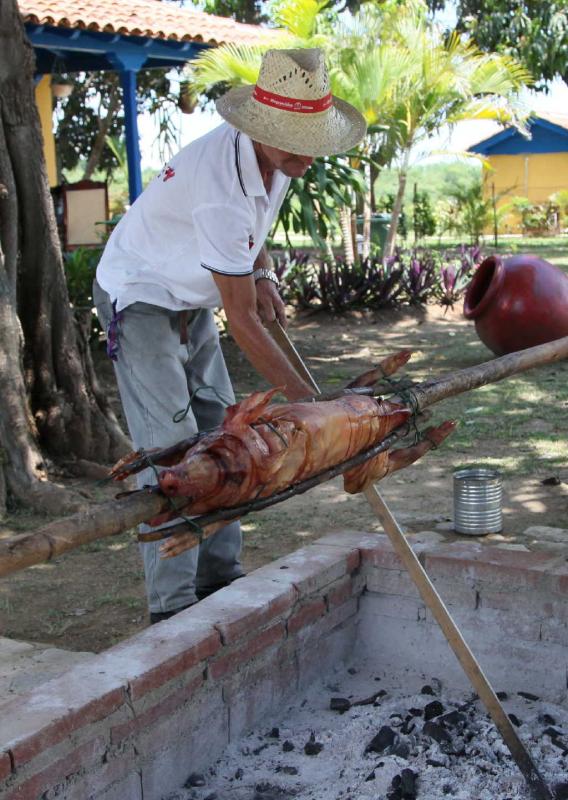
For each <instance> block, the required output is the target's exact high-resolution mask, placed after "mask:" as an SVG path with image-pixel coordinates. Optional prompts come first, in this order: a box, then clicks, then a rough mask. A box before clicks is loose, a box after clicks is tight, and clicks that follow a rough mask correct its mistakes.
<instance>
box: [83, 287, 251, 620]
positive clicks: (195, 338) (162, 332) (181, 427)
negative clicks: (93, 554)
mask: <svg viewBox="0 0 568 800" xmlns="http://www.w3.org/2000/svg"><path fill="white" fill-rule="evenodd" d="M93 300H94V303H95V305H96V309H97V314H98V317H99V320H100V322H101V325H102V326H103V328H104V330H105V331H108V328H109V325H110V323H111V320H112V318H113V309H112V305H111V302H110V298H109V296H108V294H107V293H106V292H104V291H103V290H102V289H101V288H100V286H99V285H98V284H97V283H96V282H95V284H94V286H93ZM116 331H117V334H118V340H117V345H118V350H117V355H116V361H114V368H115V374H116V379H117V383H118V389H119V392H120V398H121V401H122V406H123V409H124V414H125V416H126V421H127V423H128V429H129V431H130V436H131V438H132V443H133V446H134V449H136V450H137V449H139V448H151V447H167V446H169V445H171V444H175V442H178V441H179V440H180V439H185V438H186V437H188V436H191V435H192V434H193V433H195V432H196V431H198V430H207V429H208V428H213V427H215V426H216V425H218V424H219V423H220V422H221V421H222V419H223V416H224V409H225V406H226V405H229V404H231V403H233V402H234V394H233V389H232V387H231V382H230V379H229V375H228V373H227V368H226V366H225V361H224V359H223V354H222V352H221V348H220V346H219V334H218V331H217V326H216V325H215V320H214V319H213V314H212V312H211V311H210V310H208V309H198V310H196V311H191V312H189V319H188V322H187V332H185V331H184V332H183V333H184V334H185V335H184V336H182V337H180V314H179V312H176V311H169V310H168V309H166V308H161V307H160V306H153V305H148V304H147V303H133V304H132V305H130V306H127V307H126V308H125V309H123V311H122V312H120V320H119V321H118V322H117V323H116ZM180 338H187V343H185V344H182V343H181V342H180ZM205 386H211V387H214V388H215V390H216V391H217V393H218V395H219V396H218V395H217V394H215V392H213V391H211V390H206V389H204V390H203V391H201V392H199V394H198V395H197V396H196V397H194V398H193V399H192V401H191V407H190V408H189V411H188V413H187V415H186V416H185V418H184V419H183V420H182V421H180V422H177V423H175V422H173V417H174V415H175V414H176V413H177V412H179V411H181V410H183V409H185V408H186V407H187V406H188V402H189V397H190V393H192V392H194V391H195V390H196V389H198V388H199V387H205ZM220 398H222V400H221V399H220ZM223 401H224V402H223ZM137 480H138V485H139V486H143V485H144V484H150V483H155V482H156V479H155V475H154V473H153V471H152V470H151V469H149V470H144V472H142V473H140V474H139V475H138V476H137ZM179 521H180V520H176V522H179ZM169 524H170V525H171V524H174V523H169ZM140 530H150V529H149V528H148V526H140ZM241 543H242V537H241V529H240V525H239V523H238V522H233V523H230V524H229V525H227V526H225V527H224V528H222V529H221V530H220V531H219V532H218V533H216V534H215V535H214V536H212V537H210V538H209V539H206V540H205V541H204V542H203V543H202V544H201V545H200V546H198V547H194V548H192V549H191V550H186V551H185V552H183V553H181V554H180V555H178V556H175V557H174V558H168V559H162V558H160V554H159V551H158V548H159V545H160V543H159V542H144V543H141V544H140V549H141V553H142V557H143V561H144V572H145V576H146V593H147V596H148V606H149V609H150V611H151V612H163V611H174V610H175V609H178V608H182V607H183V606H187V605H190V604H191V603H195V602H196V594H195V592H196V589H197V590H198V591H205V592H207V591H211V590H213V589H216V588H219V587H221V586H224V585H226V584H227V583H230V582H231V581H233V580H234V579H235V578H238V577H240V576H241V575H242V574H243V570H242V567H241V564H240V552H241Z"/></svg>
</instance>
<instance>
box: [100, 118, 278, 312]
mask: <svg viewBox="0 0 568 800" xmlns="http://www.w3.org/2000/svg"><path fill="white" fill-rule="evenodd" d="M289 184H290V179H289V178H287V177H286V176H285V175H284V174H283V173H282V172H280V171H275V172H274V175H273V179H272V186H271V189H270V193H269V194H267V192H266V190H265V188H264V184H263V181H262V177H261V174H260V170H259V167H258V162H257V159H256V154H255V152H254V148H253V144H252V141H251V140H250V138H249V137H248V136H246V135H245V134H244V133H241V132H239V131H237V130H235V128H233V127H231V126H230V125H228V124H227V123H223V124H222V125H220V126H219V127H218V128H215V130H213V131H211V133H208V134H207V135H206V136H203V137H201V138H200V139H197V140H196V141H195V142H192V143H191V144H189V145H187V146H186V147H184V148H183V150H181V151H180V152H179V153H178V154H177V155H176V156H175V157H174V158H173V159H172V160H171V161H170V163H169V164H168V165H167V166H166V167H164V169H163V170H162V171H161V172H160V174H159V175H157V176H156V177H155V178H154V179H153V180H152V181H151V183H150V184H149V185H148V186H147V187H146V189H145V190H144V192H143V193H142V194H141V195H140V197H138V199H137V200H136V202H135V203H134V204H133V206H132V208H130V209H129V211H128V212H127V213H126V214H125V215H124V217H123V218H122V219H121V221H120V222H119V224H118V225H117V226H116V228H115V230H114V231H113V233H112V235H111V237H110V239H109V240H108V242H107V245H106V247H105V250H104V253H103V256H102V258H101V260H100V262H99V266H98V268H97V280H98V282H99V284H100V285H101V286H102V288H103V289H104V290H105V291H106V292H108V294H109V295H110V297H111V300H113V301H114V300H116V307H117V311H120V310H121V309H122V308H125V307H126V306H128V305H130V304H131V303H135V302H144V303H151V304H152V305H157V306H162V307H164V308H169V309H172V310H174V311H179V310H182V309H186V308H190V309H191V308H215V307H217V306H220V305H221V297H220V295H219V292H218V290H217V287H216V285H215V281H214V280H213V276H212V273H213V272H218V273H221V274H223V275H249V274H250V273H251V272H252V268H253V264H254V260H255V258H256V256H257V255H258V252H259V250H260V248H261V247H262V244H263V243H264V240H265V239H266V236H267V235H268V232H269V231H270V228H271V227H272V223H273V222H274V219H275V218H276V215H277V213H278V210H279V208H280V206H281V204H282V201H283V199H284V195H285V194H286V190H287V189H288V186H289Z"/></svg>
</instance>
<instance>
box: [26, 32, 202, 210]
mask: <svg viewBox="0 0 568 800" xmlns="http://www.w3.org/2000/svg"><path fill="white" fill-rule="evenodd" d="M25 27H26V33H27V36H28V38H29V40H30V42H31V43H32V45H33V48H34V52H35V56H36V78H41V76H42V75H46V74H51V73H54V72H86V71H96V72H102V71H105V70H114V71H117V72H118V73H119V76H120V83H121V86H122V90H123V96H124V121H125V132H126V154H127V160H128V190H129V195H130V202H131V203H133V202H134V201H135V200H136V198H137V197H138V195H139V194H141V192H142V169H141V166H140V143H139V136H138V120H137V108H136V73H137V71H138V70H140V69H151V68H153V67H181V66H183V64H185V62H186V61H188V60H189V59H191V58H194V57H195V56H196V55H197V54H198V53H199V51H200V50H203V49H206V48H208V47H209V45H207V44H204V43H203V42H177V41H173V40H171V39H152V38H150V37H147V36H123V35H122V34H116V33H99V32H98V31H87V30H81V29H79V28H60V27H55V26H50V25H34V24H32V23H26V26H25Z"/></svg>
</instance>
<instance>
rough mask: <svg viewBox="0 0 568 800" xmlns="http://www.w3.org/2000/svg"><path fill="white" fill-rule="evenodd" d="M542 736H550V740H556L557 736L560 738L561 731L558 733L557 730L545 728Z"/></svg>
mask: <svg viewBox="0 0 568 800" xmlns="http://www.w3.org/2000/svg"><path fill="white" fill-rule="evenodd" d="M542 733H543V736H550V738H551V739H558V737H559V736H562V731H559V730H558V728H551V727H548V728H545V729H544V730H543V732H542Z"/></svg>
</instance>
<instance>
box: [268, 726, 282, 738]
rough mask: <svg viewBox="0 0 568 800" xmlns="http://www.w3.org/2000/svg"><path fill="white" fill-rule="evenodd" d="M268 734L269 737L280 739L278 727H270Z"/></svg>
mask: <svg viewBox="0 0 568 800" xmlns="http://www.w3.org/2000/svg"><path fill="white" fill-rule="evenodd" d="M268 735H269V736H270V738H271V739H280V728H272V730H271V731H270V733H269V734H268Z"/></svg>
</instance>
